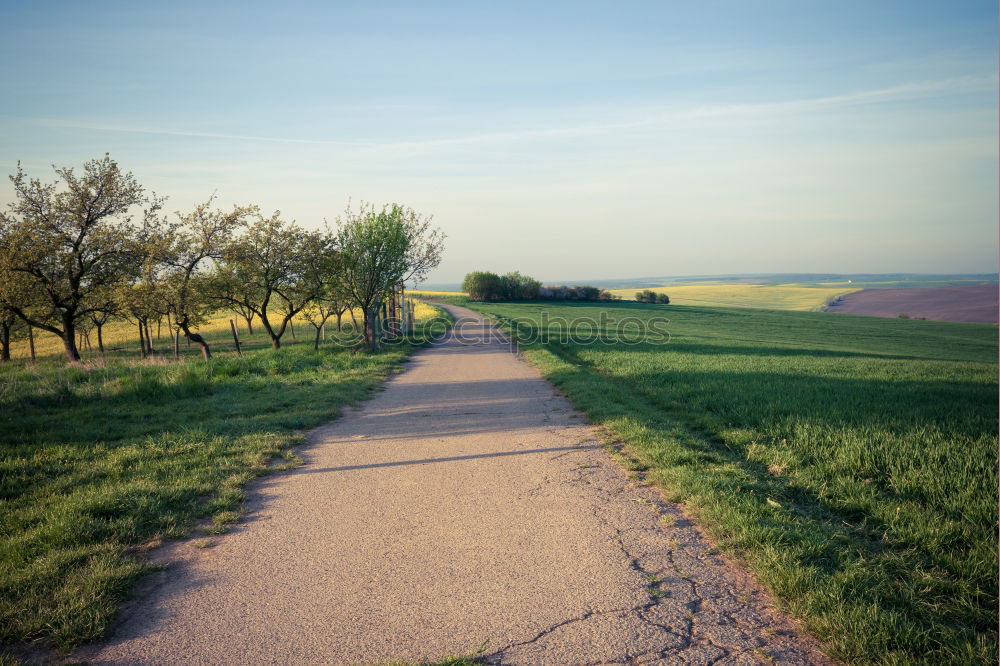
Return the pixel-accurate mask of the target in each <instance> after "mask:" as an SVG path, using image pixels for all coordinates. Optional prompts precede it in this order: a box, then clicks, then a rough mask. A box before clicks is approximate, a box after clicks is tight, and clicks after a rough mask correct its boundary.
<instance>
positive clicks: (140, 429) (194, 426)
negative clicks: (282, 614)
mask: <svg viewBox="0 0 1000 666" xmlns="http://www.w3.org/2000/svg"><path fill="white" fill-rule="evenodd" d="M418 314H420V315H424V316H426V315H428V314H437V311H436V310H432V309H431V308H429V307H427V306H422V309H421V310H419V311H418ZM424 321H425V322H427V326H426V329H425V330H424V331H423V332H422V333H421V334H420V335H418V336H416V337H414V338H411V339H410V340H409V341H408V342H406V343H404V344H401V345H399V346H395V347H393V348H391V349H388V350H386V351H383V352H381V353H378V354H370V353H358V352H355V351H352V350H351V349H350V348H348V347H344V346H335V345H333V344H332V343H327V344H324V345H322V346H321V347H320V349H319V351H314V350H313V348H312V338H311V336H310V335H309V334H308V333H306V334H305V335H303V334H302V333H303V332H302V331H300V334H299V340H300V342H298V343H294V342H292V341H291V340H287V341H286V342H287V346H283V347H282V349H280V350H272V349H270V348H269V347H263V343H262V341H261V340H258V343H259V344H258V346H257V347H251V348H250V349H249V350H247V351H246V352H245V354H244V355H243V356H242V357H238V356H237V355H236V354H235V352H233V351H227V348H226V347H225V346H223V341H225V340H226V337H227V335H228V334H229V332H228V322H227V321H225V320H224V319H223V320H222V322H223V324H225V326H222V325H219V326H216V327H214V328H213V327H211V326H210V327H207V329H206V330H209V331H211V335H210V337H211V338H212V339H213V341H214V342H215V343H216V344H215V351H216V354H215V356H214V357H213V359H212V361H211V362H208V363H206V362H204V361H202V360H201V359H200V358H199V357H198V355H197V351H196V350H195V349H188V348H187V347H186V346H184V348H183V350H182V352H183V357H182V359H181V360H180V361H174V360H172V359H171V358H169V355H165V356H158V357H155V358H153V359H149V360H147V361H144V362H140V361H138V360H137V359H136V358H135V356H136V355H137V354H136V351H135V350H134V349H132V348H128V349H125V350H123V351H116V352H109V354H108V356H107V357H100V356H99V355H97V353H96V351H91V352H89V353H88V352H85V353H84V363H83V364H81V365H76V366H66V365H65V364H64V362H63V360H62V357H61V356H60V355H59V354H58V345H48V342H45V344H46V345H48V346H46V347H45V349H48V348H49V347H52V353H53V354H54V356H52V357H50V358H46V359H41V360H39V361H38V362H37V363H30V362H22V361H16V362H13V363H9V364H0V442H2V443H3V449H2V458H0V644H11V643H15V642H23V641H28V640H33V639H39V638H41V639H44V640H45V641H46V642H48V641H51V642H52V643H53V644H54V645H55V646H57V647H60V648H68V647H71V646H73V645H76V644H78V643H80V642H83V641H87V640H92V639H95V638H97V637H99V636H101V635H102V634H103V632H104V631H105V629H106V627H107V626H108V623H109V622H110V621H111V619H112V618H113V616H114V613H115V609H116V607H117V604H118V602H119V600H120V599H121V598H122V597H123V596H124V595H125V594H126V593H127V591H128V589H129V587H130V585H131V583H132V582H133V581H134V580H135V579H136V577H138V576H139V575H141V574H142V573H143V571H145V570H146V565H145V564H144V563H143V562H142V559H141V553H142V548H143V547H144V546H145V545H148V544H150V543H155V542H156V540H158V539H161V538H170V537H180V536H184V535H186V534H189V533H190V532H191V531H192V529H193V528H194V527H195V525H196V523H197V522H198V521H205V523H204V524H203V526H202V527H199V528H198V531H199V532H201V533H202V534H203V535H205V537H206V539H208V538H210V536H209V535H211V534H216V533H220V532H222V531H225V529H226V525H227V524H229V523H232V522H234V521H235V520H237V519H238V518H239V515H240V514H239V512H240V509H241V504H242V499H243V490H242V486H243V485H244V484H245V483H246V482H247V481H248V480H250V479H252V478H254V477H256V476H260V475H262V474H265V473H266V472H267V471H268V464H269V461H270V460H271V459H272V458H274V457H275V456H279V457H284V458H285V459H286V460H287V461H288V464H292V463H293V462H294V460H295V456H294V454H293V453H292V452H291V449H290V447H291V446H293V445H294V444H296V443H298V442H300V441H301V436H300V435H299V434H298V433H299V432H300V431H301V430H302V429H304V428H309V427H313V426H316V425H318V424H320V423H323V422H325V421H329V420H331V419H333V418H336V417H337V416H338V415H339V413H340V409H341V408H342V407H343V406H344V405H345V404H348V403H352V402H356V401H358V400H361V399H363V398H364V397H365V396H366V395H368V393H369V391H370V390H371V389H373V388H374V387H375V386H376V385H377V384H378V383H379V382H380V381H381V380H382V379H384V378H385V377H386V376H387V375H388V374H390V373H392V372H394V371H395V370H397V369H398V368H399V366H400V363H401V362H402V361H403V360H404V359H405V357H406V355H407V354H408V353H409V352H410V351H411V350H412V349H413V348H414V345H417V344H420V343H421V342H422V341H423V340H424V339H426V337H427V336H429V335H433V334H436V333H440V332H442V331H443V330H444V326H445V323H444V321H443V320H441V319H440V318H439V319H437V320H435V321H430V320H428V319H425V320H424ZM216 329H217V330H216ZM121 334H122V336H124V334H125V331H122V332H121ZM111 338H112V343H111V344H123V343H124V340H125V338H124V337H122V338H121V339H119V338H117V337H116V335H115V334H113V335H112V336H111ZM307 340H308V342H307ZM40 346H42V344H41V343H40ZM262 347H263V348H262ZM279 459H280V458H279ZM195 543H196V544H197V545H201V546H204V545H210V543H209V542H208V541H206V540H202V541H199V542H195ZM2 659H3V657H2V655H0V661H2Z"/></svg>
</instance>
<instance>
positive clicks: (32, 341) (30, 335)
mask: <svg viewBox="0 0 1000 666" xmlns="http://www.w3.org/2000/svg"><path fill="white" fill-rule="evenodd" d="M28 349H29V350H30V351H31V360H32V361H34V360H35V331H34V329H33V328H32V326H31V324H28Z"/></svg>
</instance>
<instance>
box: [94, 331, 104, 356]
mask: <svg viewBox="0 0 1000 666" xmlns="http://www.w3.org/2000/svg"><path fill="white" fill-rule="evenodd" d="M94 326H96V327H97V349H98V350H100V352H101V354H102V355H103V354H104V332H103V331H104V324H94Z"/></svg>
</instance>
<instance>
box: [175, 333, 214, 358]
mask: <svg viewBox="0 0 1000 666" xmlns="http://www.w3.org/2000/svg"><path fill="white" fill-rule="evenodd" d="M181 328H183V330H184V337H185V338H187V341H188V342H189V343H190V342H193V343H195V344H196V345H198V346H199V347H201V356H202V358H204V359H205V360H206V361H209V360H211V359H212V350H211V349H209V348H208V343H207V342H205V338H203V337H201V336H200V335H198V334H197V333H192V332H191V330H190V329H188V327H187V326H183V325H182V326H181Z"/></svg>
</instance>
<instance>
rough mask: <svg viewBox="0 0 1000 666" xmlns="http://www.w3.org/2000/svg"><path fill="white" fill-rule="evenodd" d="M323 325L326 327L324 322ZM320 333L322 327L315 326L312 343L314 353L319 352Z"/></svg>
mask: <svg viewBox="0 0 1000 666" xmlns="http://www.w3.org/2000/svg"><path fill="white" fill-rule="evenodd" d="M323 325H324V326H325V325H326V324H325V322H324V324H323ZM322 332H323V327H322V326H317V327H316V340H315V341H314V342H313V349H314V350H316V351H319V336H320V334H321V333H322Z"/></svg>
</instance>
